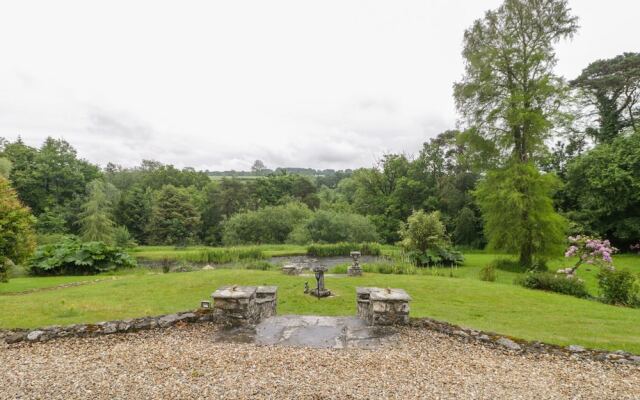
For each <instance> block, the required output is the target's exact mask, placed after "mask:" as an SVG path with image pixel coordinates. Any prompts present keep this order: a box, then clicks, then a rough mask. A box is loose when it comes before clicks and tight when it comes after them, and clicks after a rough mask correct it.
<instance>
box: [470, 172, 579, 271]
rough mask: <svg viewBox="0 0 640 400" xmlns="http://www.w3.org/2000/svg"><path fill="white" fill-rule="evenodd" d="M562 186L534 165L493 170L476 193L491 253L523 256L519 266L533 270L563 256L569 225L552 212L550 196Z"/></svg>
mask: <svg viewBox="0 0 640 400" xmlns="http://www.w3.org/2000/svg"><path fill="white" fill-rule="evenodd" d="M558 186H559V182H558V179H557V178H556V177H555V176H554V175H551V174H541V173H540V172H539V171H538V170H537V169H536V168H535V167H534V166H533V165H531V164H521V163H513V164H512V165H510V166H509V167H506V168H502V169H499V170H493V171H490V172H488V173H487V176H486V178H485V179H483V180H482V181H480V183H479V184H478V188H477V190H476V192H475V194H476V196H477V201H478V205H479V206H480V209H481V210H482V215H483V217H484V230H485V235H486V237H487V239H488V242H489V243H488V247H489V249H491V250H497V251H505V252H508V253H512V254H519V255H520V265H521V266H523V267H527V268H529V267H532V266H533V262H534V260H533V257H534V256H535V257H537V258H538V259H539V260H540V261H544V260H546V259H548V258H551V257H555V256H558V255H560V254H562V251H563V247H564V246H563V244H564V240H565V234H566V229H567V224H566V221H565V220H564V218H563V217H561V216H560V215H559V214H557V213H556V212H555V211H554V209H553V201H552V199H551V196H552V194H553V191H554V190H556V189H557V187H558Z"/></svg>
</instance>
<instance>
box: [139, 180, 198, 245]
mask: <svg viewBox="0 0 640 400" xmlns="http://www.w3.org/2000/svg"><path fill="white" fill-rule="evenodd" d="M199 227H200V213H199V212H198V210H197V209H196V207H195V205H194V204H193V199H192V196H191V195H190V193H189V192H188V191H187V190H186V189H184V188H177V187H175V186H173V185H166V186H163V187H162V189H160V191H159V192H158V193H157V195H156V197H155V199H154V202H153V208H152V211H151V217H150V220H149V225H148V227H147V231H148V237H149V241H150V242H151V243H154V244H171V245H181V246H184V245H187V244H189V243H192V242H194V241H195V239H196V237H197V233H198V229H199Z"/></svg>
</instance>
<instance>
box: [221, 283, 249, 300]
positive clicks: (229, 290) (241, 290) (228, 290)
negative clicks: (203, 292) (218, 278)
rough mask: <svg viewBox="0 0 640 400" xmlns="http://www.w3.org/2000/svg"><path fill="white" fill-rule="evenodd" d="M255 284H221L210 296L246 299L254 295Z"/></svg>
mask: <svg viewBox="0 0 640 400" xmlns="http://www.w3.org/2000/svg"><path fill="white" fill-rule="evenodd" d="M256 290H257V288H256V287H255V286H223V287H221V288H218V289H217V290H216V291H215V292H213V294H211V297H213V298H214V299H248V298H250V297H251V296H253V295H255V293H256Z"/></svg>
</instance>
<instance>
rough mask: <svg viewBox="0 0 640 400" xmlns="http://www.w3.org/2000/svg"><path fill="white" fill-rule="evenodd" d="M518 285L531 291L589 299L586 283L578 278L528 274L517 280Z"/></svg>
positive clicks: (541, 273)
mask: <svg viewBox="0 0 640 400" xmlns="http://www.w3.org/2000/svg"><path fill="white" fill-rule="evenodd" d="M516 283H518V284H519V285H522V286H524V287H526V288H529V289H538V290H546V291H549V292H556V293H562V294H567V295H569V296H575V297H582V298H587V297H589V292H587V288H586V287H585V285H584V281H582V280H580V279H577V278H573V279H568V278H567V277H566V276H564V275H556V274H552V273H549V272H534V273H527V274H525V275H524V276H523V277H522V278H520V279H518V280H516Z"/></svg>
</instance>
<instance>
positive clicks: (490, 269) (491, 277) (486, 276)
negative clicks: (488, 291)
mask: <svg viewBox="0 0 640 400" xmlns="http://www.w3.org/2000/svg"><path fill="white" fill-rule="evenodd" d="M480 280H481V281H485V282H495V281H496V268H495V267H494V266H493V265H492V264H489V265H485V266H484V267H482V269H480Z"/></svg>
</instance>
